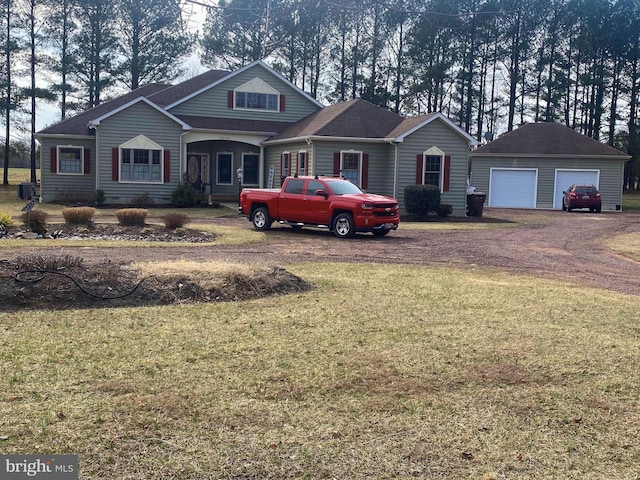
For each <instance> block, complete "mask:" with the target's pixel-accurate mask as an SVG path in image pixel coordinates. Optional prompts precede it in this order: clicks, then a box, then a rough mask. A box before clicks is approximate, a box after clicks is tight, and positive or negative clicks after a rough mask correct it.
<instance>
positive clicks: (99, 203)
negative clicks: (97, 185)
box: [96, 190, 105, 207]
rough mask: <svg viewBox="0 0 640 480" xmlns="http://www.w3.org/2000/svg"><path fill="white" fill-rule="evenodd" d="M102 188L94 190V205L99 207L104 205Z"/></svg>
mask: <svg viewBox="0 0 640 480" xmlns="http://www.w3.org/2000/svg"><path fill="white" fill-rule="evenodd" d="M104 198H105V196H104V190H96V206H97V207H101V206H103V205H104Z"/></svg>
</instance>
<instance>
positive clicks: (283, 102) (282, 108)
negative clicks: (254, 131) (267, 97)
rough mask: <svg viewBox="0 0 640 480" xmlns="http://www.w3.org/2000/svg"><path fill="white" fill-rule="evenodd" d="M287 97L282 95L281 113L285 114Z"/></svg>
mask: <svg viewBox="0 0 640 480" xmlns="http://www.w3.org/2000/svg"><path fill="white" fill-rule="evenodd" d="M285 103H286V101H285V96H284V95H280V111H281V112H284V107H285Z"/></svg>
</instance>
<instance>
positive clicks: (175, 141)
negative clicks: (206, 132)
mask: <svg viewBox="0 0 640 480" xmlns="http://www.w3.org/2000/svg"><path fill="white" fill-rule="evenodd" d="M97 129H98V133H97V147H98V155H99V166H98V168H99V169H98V176H99V178H98V184H97V188H98V189H101V190H104V192H105V202H106V203H113V204H125V203H128V202H130V201H131V200H132V199H133V198H134V197H136V196H138V195H143V194H145V193H148V194H149V195H150V196H151V197H152V198H153V199H154V201H155V202H156V203H158V204H168V203H170V202H171V192H172V191H173V190H174V189H175V188H176V186H177V185H178V184H179V183H180V135H181V134H182V132H183V131H182V127H181V126H180V125H179V124H178V123H176V122H175V121H173V120H171V119H170V118H169V117H167V116H166V115H164V114H162V113H161V112H158V111H157V110H155V109H154V108H152V107H150V106H149V105H147V104H146V103H144V102H139V103H136V104H134V105H132V106H131V107H129V108H127V109H126V110H123V111H121V112H118V113H117V114H115V115H113V116H111V117H109V118H107V119H105V120H103V121H102V122H101V124H100V125H99V126H98V127H97ZM138 135H144V136H146V137H147V138H149V139H150V140H152V141H154V142H156V143H157V144H159V145H161V146H162V147H163V148H164V149H165V150H169V152H170V157H171V169H170V181H169V182H168V183H163V184H155V183H143V182H141V183H125V182H117V181H113V180H112V163H111V158H112V157H111V152H112V148H113V147H118V146H120V145H122V144H123V143H125V142H127V141H129V140H131V139H132V138H134V137H137V136H138Z"/></svg>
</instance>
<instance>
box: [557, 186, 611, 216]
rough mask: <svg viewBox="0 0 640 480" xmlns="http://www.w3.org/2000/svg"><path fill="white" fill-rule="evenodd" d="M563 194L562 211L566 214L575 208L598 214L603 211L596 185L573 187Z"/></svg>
mask: <svg viewBox="0 0 640 480" xmlns="http://www.w3.org/2000/svg"><path fill="white" fill-rule="evenodd" d="M562 193H563V194H564V195H563V197H562V210H564V211H566V212H570V211H571V210H573V209H574V208H588V209H589V210H591V211H592V212H596V213H600V212H601V211H602V199H601V198H600V192H599V191H598V189H597V188H596V187H595V185H571V186H570V187H569V189H568V190H567V191H566V192H562Z"/></svg>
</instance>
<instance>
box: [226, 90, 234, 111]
mask: <svg viewBox="0 0 640 480" xmlns="http://www.w3.org/2000/svg"><path fill="white" fill-rule="evenodd" d="M227 108H233V90H228V91H227Z"/></svg>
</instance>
